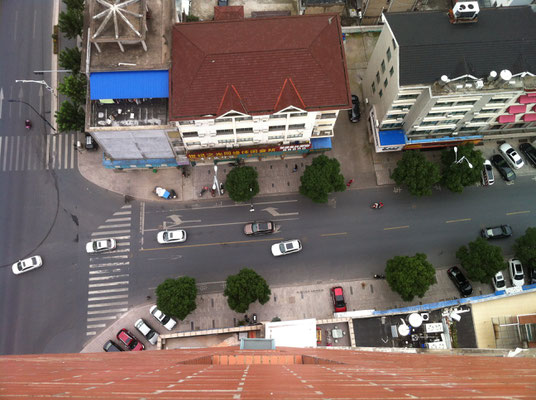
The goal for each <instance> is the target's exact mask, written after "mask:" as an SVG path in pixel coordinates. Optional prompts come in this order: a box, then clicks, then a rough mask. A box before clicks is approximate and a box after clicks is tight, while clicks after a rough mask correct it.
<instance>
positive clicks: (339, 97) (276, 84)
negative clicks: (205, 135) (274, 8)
mask: <svg viewBox="0 0 536 400" xmlns="http://www.w3.org/2000/svg"><path fill="white" fill-rule="evenodd" d="M172 48H173V50H172V71H171V78H170V79H171V85H170V87H171V90H170V97H171V105H170V119H171V120H181V119H197V118H201V117H203V116H205V117H207V116H209V115H213V116H217V115H221V114H222V113H225V112H227V111H229V110H230V109H229V108H221V105H222V104H227V100H226V99H224V97H225V96H227V95H229V93H230V91H231V88H232V90H233V91H235V93H236V95H237V96H238V98H239V99H240V101H239V103H240V104H241V105H242V106H243V108H244V111H245V112H246V113H247V114H250V115H259V114H268V113H273V112H275V111H276V110H277V109H278V108H279V107H280V106H281V104H283V103H282V102H288V101H291V102H292V104H290V105H294V106H296V107H300V108H305V110H307V111H318V110H335V109H344V108H350V107H351V94H350V87H349V82H348V76H347V69H346V59H345V55H344V47H343V43H342V35H341V25H340V18H339V16H338V15H336V14H323V15H303V16H293V17H273V18H262V19H245V20H242V21H210V22H194V23H183V24H176V25H175V26H174V27H173V46H172ZM231 103H234V100H233V102H231ZM285 104H286V103H285ZM236 111H239V110H236ZM241 112H242V111H241Z"/></svg>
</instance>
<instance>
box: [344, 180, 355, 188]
mask: <svg viewBox="0 0 536 400" xmlns="http://www.w3.org/2000/svg"><path fill="white" fill-rule="evenodd" d="M353 182H354V180H353V179H350V180H349V181H348V183H347V184H346V187H350V185H351V184H352V183H353Z"/></svg>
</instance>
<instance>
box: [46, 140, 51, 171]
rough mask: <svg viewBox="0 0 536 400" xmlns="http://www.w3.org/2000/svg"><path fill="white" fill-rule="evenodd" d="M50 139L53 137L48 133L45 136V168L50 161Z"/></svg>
mask: <svg viewBox="0 0 536 400" xmlns="http://www.w3.org/2000/svg"><path fill="white" fill-rule="evenodd" d="M50 139H51V136H50V135H47V136H46V137H45V149H46V153H45V168H46V169H48V165H49V163H50Z"/></svg>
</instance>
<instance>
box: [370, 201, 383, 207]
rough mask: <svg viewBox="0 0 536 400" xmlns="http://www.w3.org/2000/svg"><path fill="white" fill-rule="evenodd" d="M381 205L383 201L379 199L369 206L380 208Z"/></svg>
mask: <svg viewBox="0 0 536 400" xmlns="http://www.w3.org/2000/svg"><path fill="white" fill-rule="evenodd" d="M382 207H383V203H382V202H381V201H380V202H376V203H372V205H371V206H370V208H382Z"/></svg>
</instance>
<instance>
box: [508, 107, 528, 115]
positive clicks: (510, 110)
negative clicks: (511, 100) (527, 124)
mask: <svg viewBox="0 0 536 400" xmlns="http://www.w3.org/2000/svg"><path fill="white" fill-rule="evenodd" d="M526 110H527V106H510V107H508V113H510V114H521V113H524V112H525V111H526Z"/></svg>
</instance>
